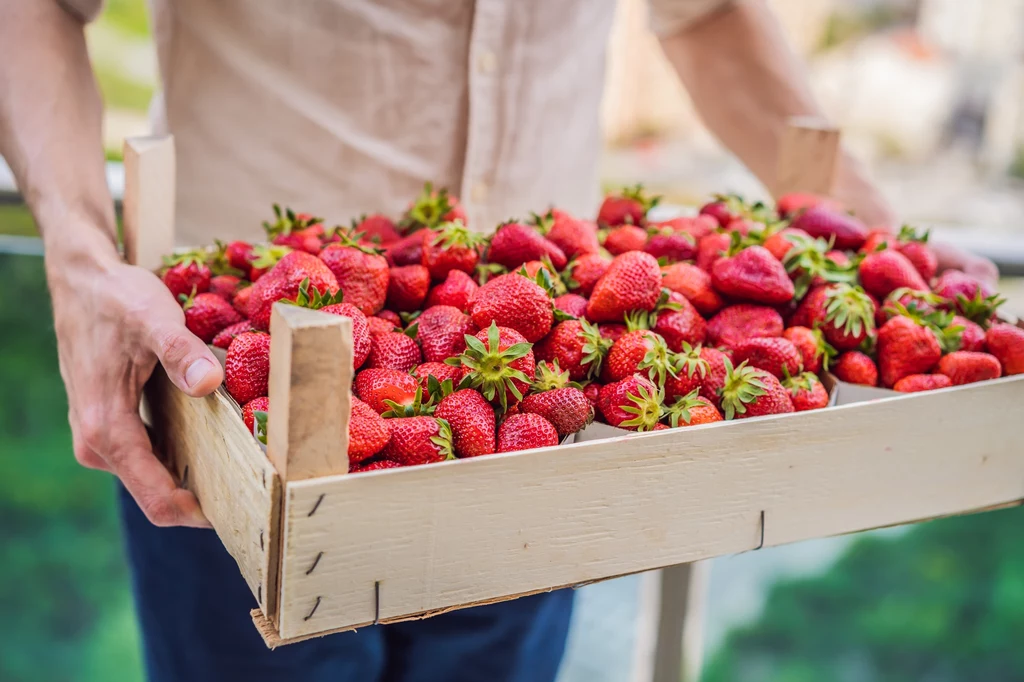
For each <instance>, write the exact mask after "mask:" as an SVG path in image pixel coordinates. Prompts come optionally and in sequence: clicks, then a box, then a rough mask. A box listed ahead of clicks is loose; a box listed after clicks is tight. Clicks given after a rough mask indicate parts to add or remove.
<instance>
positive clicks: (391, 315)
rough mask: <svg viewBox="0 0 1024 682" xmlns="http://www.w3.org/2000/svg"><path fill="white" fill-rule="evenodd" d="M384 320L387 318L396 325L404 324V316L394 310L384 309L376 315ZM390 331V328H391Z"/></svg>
mask: <svg viewBox="0 0 1024 682" xmlns="http://www.w3.org/2000/svg"><path fill="white" fill-rule="evenodd" d="M376 316H377V317H379V318H381V319H382V320H387V321H388V322H390V323H391V324H393V325H395V326H396V327H401V326H402V316H401V315H399V314H398V313H396V312H395V311H394V310H382V311H380V312H379V313H377V315H376ZM389 331H390V330H389Z"/></svg>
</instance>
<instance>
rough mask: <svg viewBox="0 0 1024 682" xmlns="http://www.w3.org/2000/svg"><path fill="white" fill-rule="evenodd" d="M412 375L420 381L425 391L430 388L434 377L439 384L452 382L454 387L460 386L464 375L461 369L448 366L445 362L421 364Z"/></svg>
mask: <svg viewBox="0 0 1024 682" xmlns="http://www.w3.org/2000/svg"><path fill="white" fill-rule="evenodd" d="M412 373H413V374H414V375H415V376H416V378H418V379H419V380H420V388H422V389H423V390H424V391H426V390H428V389H429V388H430V383H431V382H430V378H431V377H433V378H434V379H435V380H436V381H437V383H438V384H443V383H444V382H445V381H451V382H452V384H453V385H454V386H458V385H459V382H460V381H462V375H463V371H462V368H461V367H453V366H452V365H446V364H445V363H443V362H424V363H421V364H419V365H416V368H415V369H414V370H413V372H412Z"/></svg>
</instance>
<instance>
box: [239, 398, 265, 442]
mask: <svg viewBox="0 0 1024 682" xmlns="http://www.w3.org/2000/svg"><path fill="white" fill-rule="evenodd" d="M269 411H270V398H268V397H267V396H261V397H259V398H253V399H252V400H250V401H249V402H247V403H246V404H245V405H243V406H242V421H243V422H245V428H247V429H249V433H251V434H253V435H256V413H257V412H264V413H265V412H269Z"/></svg>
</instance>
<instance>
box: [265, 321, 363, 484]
mask: <svg viewBox="0 0 1024 682" xmlns="http://www.w3.org/2000/svg"><path fill="white" fill-rule="evenodd" d="M351 386H352V321H351V320H349V319H348V318H347V317H341V316H339V315H329V314H327V313H321V312H317V311H315V310H308V309H306V308H300V307H298V306H294V305H288V304H285V303H276V304H274V310H273V313H272V314H271V318H270V405H271V410H270V414H269V416H268V418H267V420H268V423H267V456H268V457H269V458H270V461H271V463H272V464H273V465H274V468H276V469H277V472H278V474H280V476H281V478H282V480H284V481H298V480H303V479H307V478H316V477H318V476H330V475H333V474H345V473H348V420H349V412H350V409H351V401H350V399H349V391H350V390H351Z"/></svg>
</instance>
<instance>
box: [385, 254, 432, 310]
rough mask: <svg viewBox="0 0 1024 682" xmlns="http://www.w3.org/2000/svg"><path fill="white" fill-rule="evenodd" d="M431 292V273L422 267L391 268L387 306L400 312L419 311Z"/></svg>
mask: <svg viewBox="0 0 1024 682" xmlns="http://www.w3.org/2000/svg"><path fill="white" fill-rule="evenodd" d="M429 290H430V272H429V271H428V270H427V269H426V268H425V267H423V266H422V265H404V266H401V267H396V268H391V275H390V279H389V280H388V296H387V306H388V308H391V309H392V310H395V311H398V312H412V311H414V310H419V309H420V306H422V305H423V301H424V300H425V299H426V298H427V292H428V291H429Z"/></svg>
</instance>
